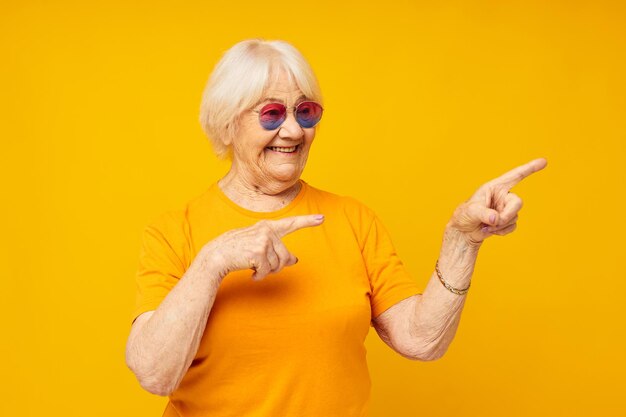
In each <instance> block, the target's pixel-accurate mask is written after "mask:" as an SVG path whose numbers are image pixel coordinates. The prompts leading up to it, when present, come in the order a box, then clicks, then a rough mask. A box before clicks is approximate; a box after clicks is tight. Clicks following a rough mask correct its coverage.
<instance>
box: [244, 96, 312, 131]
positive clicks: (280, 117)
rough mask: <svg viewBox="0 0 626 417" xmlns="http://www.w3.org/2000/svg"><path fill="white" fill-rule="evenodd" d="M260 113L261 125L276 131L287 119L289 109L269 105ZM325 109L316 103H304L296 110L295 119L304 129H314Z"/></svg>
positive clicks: (283, 106) (276, 104) (278, 105)
mask: <svg viewBox="0 0 626 417" xmlns="http://www.w3.org/2000/svg"><path fill="white" fill-rule="evenodd" d="M255 112H256V113H259V123H261V127H263V129H265V130H275V129H278V128H279V127H280V125H282V124H283V122H284V121H285V120H286V119H287V107H286V106H285V105H284V104H282V103H269V104H266V105H265V106H263V108H262V109H261V110H255ZM323 112H324V109H323V108H322V106H321V105H320V104H319V103H316V102H314V101H303V102H302V103H300V104H298V105H297V106H296V107H295V108H294V112H293V114H294V117H295V118H296V121H297V122H298V124H299V125H300V126H302V127H303V128H309V127H313V126H315V125H316V124H318V123H319V121H320V119H321V118H322V113H323Z"/></svg>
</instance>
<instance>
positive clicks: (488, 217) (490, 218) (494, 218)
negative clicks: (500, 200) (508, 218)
mask: <svg viewBox="0 0 626 417" xmlns="http://www.w3.org/2000/svg"><path fill="white" fill-rule="evenodd" d="M481 217H482V221H483V223H485V224H488V225H491V226H495V225H497V224H498V221H500V213H498V212H497V211H496V210H494V209H490V208H485V210H484V212H483V214H482V216H481Z"/></svg>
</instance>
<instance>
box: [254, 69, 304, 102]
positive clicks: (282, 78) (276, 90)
mask: <svg viewBox="0 0 626 417" xmlns="http://www.w3.org/2000/svg"><path fill="white" fill-rule="evenodd" d="M301 96H304V94H303V93H302V91H301V90H300V88H298V85H297V84H296V82H295V80H294V79H293V77H290V76H289V74H287V72H286V71H285V70H284V69H280V70H278V71H277V72H274V74H273V76H271V77H270V80H269V82H268V83H267V86H266V87H265V89H264V90H263V96H262V98H261V99H262V100H264V99H266V98H281V99H282V101H285V100H296V99H299V98H300V97H301Z"/></svg>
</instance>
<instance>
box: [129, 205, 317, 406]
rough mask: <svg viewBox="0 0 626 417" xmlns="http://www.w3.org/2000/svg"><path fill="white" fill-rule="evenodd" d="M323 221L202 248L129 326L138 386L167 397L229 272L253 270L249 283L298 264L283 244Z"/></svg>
mask: <svg viewBox="0 0 626 417" xmlns="http://www.w3.org/2000/svg"><path fill="white" fill-rule="evenodd" d="M323 221H324V217H323V216H320V215H304V216H292V217H286V218H282V219H279V220H261V221H259V222H257V223H256V224H254V225H252V226H250V227H245V228H241V229H233V230H230V231H228V232H226V233H224V234H222V235H220V236H218V237H217V238H216V239H214V240H212V241H210V242H209V243H207V244H206V245H205V246H203V247H202V249H201V250H200V251H199V252H198V255H197V256H196V257H195V259H194V260H193V262H192V263H191V265H190V266H189V268H188V269H187V271H186V272H185V273H184V274H183V276H182V277H181V278H180V280H179V281H178V282H177V283H176V285H175V286H174V287H173V288H172V290H171V291H170V292H169V293H168V294H167V296H166V297H165V298H164V299H163V301H162V302H161V304H160V305H159V307H158V308H157V309H156V310H154V311H152V312H147V313H144V314H142V315H141V316H139V317H138V318H137V320H135V322H134V323H133V325H132V328H131V332H130V335H129V337H128V342H127V344H126V364H127V365H128V367H129V368H130V369H131V371H133V373H134V374H135V375H136V376H137V379H138V380H139V383H140V384H141V386H142V387H143V388H144V389H146V390H147V391H149V392H151V393H153V394H157V395H163V396H166V395H169V394H171V393H172V392H173V391H174V390H175V389H176V388H177V387H178V385H179V384H180V382H181V381H182V379H183V377H184V376H185V374H186V373H187V370H188V369H189V366H190V365H191V362H192V361H193V358H194V357H195V356H196V353H197V352H198V346H199V345H200V340H201V339H202V335H203V334H204V331H205V328H206V324H207V320H208V318H209V314H210V312H211V308H212V307H213V302H214V301H215V297H216V295H217V290H218V288H219V286H220V284H221V282H222V279H224V277H225V276H226V275H227V274H228V273H230V272H232V271H237V270H242V269H248V268H252V269H254V271H255V272H254V273H253V274H252V279H253V280H256V281H258V280H261V279H264V278H265V276H266V275H267V274H270V273H276V272H279V271H280V270H281V269H283V268H284V267H286V266H291V265H294V264H295V263H296V262H297V261H298V260H297V258H296V257H295V256H294V255H293V254H292V253H291V252H289V251H288V250H287V248H286V247H285V245H284V244H283V242H282V241H281V239H282V238H283V237H284V236H285V235H287V234H289V233H293V232H294V231H296V230H299V229H301V228H303V227H313V226H319V225H320V224H322V222H323Z"/></svg>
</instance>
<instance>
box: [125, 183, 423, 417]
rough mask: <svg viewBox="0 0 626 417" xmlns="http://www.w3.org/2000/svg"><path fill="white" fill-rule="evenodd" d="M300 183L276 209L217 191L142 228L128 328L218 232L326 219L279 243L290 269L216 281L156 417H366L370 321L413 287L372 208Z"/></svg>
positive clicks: (240, 274)
mask: <svg viewBox="0 0 626 417" xmlns="http://www.w3.org/2000/svg"><path fill="white" fill-rule="evenodd" d="M300 181H301V183H302V188H301V190H300V192H299V194H298V195H297V196H296V197H295V198H294V199H293V200H292V201H291V202H290V203H289V204H288V205H287V206H285V207H283V208H281V209H280V210H278V211H274V212H254V211H251V210H247V209H245V208H243V207H240V206H238V205H237V204H235V203H234V202H233V201H231V200H230V199H229V198H228V197H227V196H226V195H225V194H224V193H223V192H222V191H221V189H220V188H219V186H217V183H214V184H213V185H212V186H210V187H209V188H208V189H207V190H206V191H205V192H204V193H203V194H202V195H200V196H198V197H196V198H195V199H193V200H191V201H190V202H188V203H187V204H186V205H185V207H184V209H182V210H174V211H169V212H167V213H165V214H163V215H162V216H160V217H159V218H157V219H156V220H155V221H154V222H152V223H151V224H150V225H149V226H147V227H146V229H145V231H144V234H143V243H142V249H141V254H140V260H139V269H138V272H137V285H138V294H137V306H136V308H135V310H134V312H133V313H132V319H133V321H134V319H135V318H136V317H137V316H139V315H140V314H141V313H143V312H146V311H149V310H156V309H157V307H158V306H159V304H160V303H161V301H162V300H163V299H164V298H165V297H166V296H167V294H168V292H169V291H170V290H171V289H172V288H173V287H174V285H176V283H177V282H178V280H179V279H180V278H181V277H182V276H183V274H184V273H185V271H186V270H187V268H188V267H189V265H190V264H191V262H192V261H193V259H194V257H195V256H196V254H197V253H198V251H199V250H200V249H201V248H202V247H203V246H204V245H205V244H206V243H207V242H209V241H210V240H212V239H214V238H215V237H217V236H219V235H220V234H222V233H224V232H226V231H228V230H231V229H234V228H239V227H246V226H250V225H252V224H254V223H256V222H258V221H259V220H261V219H278V218H282V217H288V216H295V215H302V214H315V213H322V214H324V215H325V220H324V223H323V224H322V225H320V226H316V227H307V228H303V229H300V230H297V231H295V232H293V233H291V234H288V235H287V236H285V237H284V238H283V242H284V243H285V246H286V247H287V249H288V250H289V251H290V252H291V253H293V254H294V255H295V256H297V257H298V260H299V262H298V263H297V264H295V265H293V266H288V267H285V268H284V269H283V270H282V271H280V272H279V273H277V274H270V275H268V276H266V277H265V278H264V279H263V280H261V281H253V280H252V279H251V275H252V270H242V271H236V272H232V273H230V274H228V275H227V276H226V277H225V278H224V280H223V281H222V283H221V285H220V288H219V290H218V293H217V296H216V298H215V303H214V304H213V308H212V309H211V313H210V315H209V319H208V322H207V325H206V329H205V332H204V335H203V337H202V341H201V342H200V346H199V348H198V352H197V354H196V356H195V359H194V360H193V362H192V364H191V366H190V368H189V370H188V371H187V374H186V375H185V377H184V379H183V380H182V382H181V384H180V386H179V387H178V389H177V390H176V391H175V392H173V393H172V395H170V397H169V402H168V404H167V407H166V409H165V412H164V414H163V415H164V416H165V417H174V416H182V417H200V416H203V417H204V416H210V417H226V416H237V417H275V416H300V417H320V416H324V417H333V416H337V417H350V416H367V413H368V405H369V396H370V377H369V372H368V368H367V362H366V349H365V346H364V341H365V337H366V335H367V333H368V331H369V328H370V326H371V321H370V320H371V319H372V317H376V316H377V315H379V314H380V313H382V312H383V311H385V310H386V309H388V308H389V307H391V306H392V305H394V304H396V303H397V302H399V301H401V300H403V299H405V298H407V297H410V296H412V295H414V294H418V293H420V288H419V286H418V284H417V282H416V281H415V280H413V279H412V278H411V277H410V276H409V274H408V273H407V270H406V268H405V266H404V265H403V264H402V262H401V260H400V258H399V257H398V256H397V254H396V251H395V249H394V247H393V244H392V242H391V240H390V238H389V235H388V233H387V231H386V230H385V228H384V227H383V225H382V223H381V222H380V220H379V219H378V218H377V217H376V215H375V214H374V212H373V211H372V210H370V209H369V208H367V207H366V206H365V205H363V204H362V203H360V202H358V201H357V200H355V199H353V198H350V197H343V196H339V195H336V194H333V193H329V192H326V191H322V190H320V189H317V188H315V187H313V186H311V185H309V184H308V183H306V182H305V181H304V180H300Z"/></svg>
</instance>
